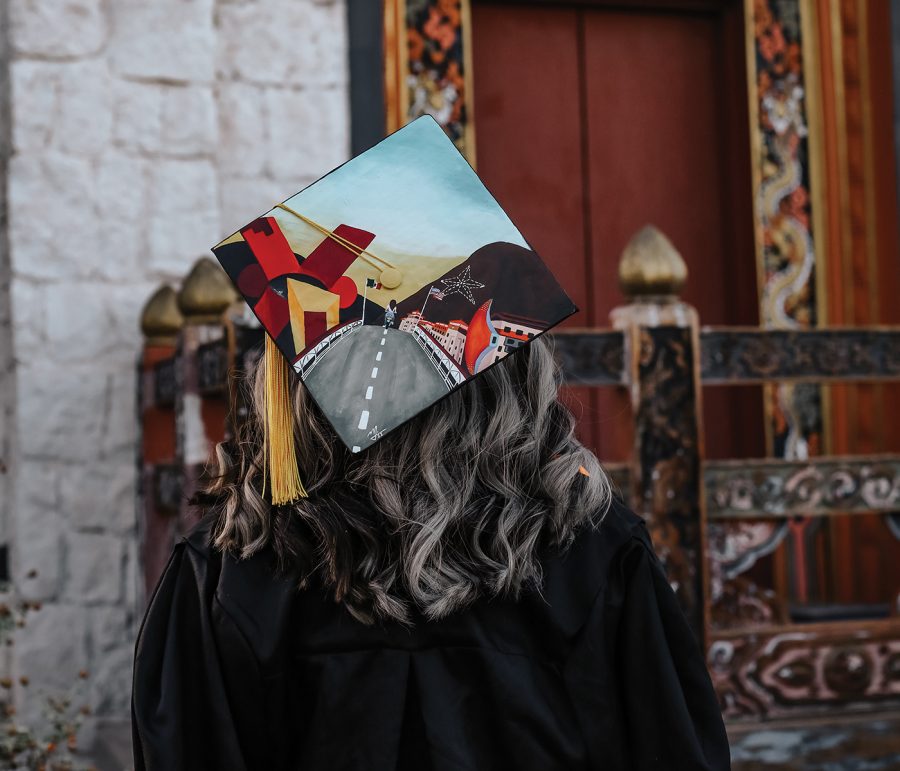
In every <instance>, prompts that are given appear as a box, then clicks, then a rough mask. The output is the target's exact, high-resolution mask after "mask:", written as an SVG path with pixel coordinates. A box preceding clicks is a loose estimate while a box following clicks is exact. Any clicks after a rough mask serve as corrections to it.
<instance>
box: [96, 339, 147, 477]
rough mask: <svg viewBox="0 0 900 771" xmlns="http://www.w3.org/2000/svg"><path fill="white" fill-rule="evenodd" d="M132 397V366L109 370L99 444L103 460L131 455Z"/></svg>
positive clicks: (134, 411)
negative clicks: (110, 373) (106, 400)
mask: <svg viewBox="0 0 900 771" xmlns="http://www.w3.org/2000/svg"><path fill="white" fill-rule="evenodd" d="M135 358H136V357H135ZM135 399H136V395H135V374H134V369H133V367H128V368H126V369H122V370H119V371H117V372H114V373H112V375H111V378H110V391H109V407H108V410H107V420H106V423H105V425H104V431H103V439H102V442H101V444H100V450H101V453H102V457H103V458H104V462H106V459H111V460H117V459H121V458H126V457H127V458H133V457H134V446H135V442H137V437H138V433H137V420H136V418H135V415H136V414H137V407H136V404H135Z"/></svg>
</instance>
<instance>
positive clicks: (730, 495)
mask: <svg viewBox="0 0 900 771" xmlns="http://www.w3.org/2000/svg"><path fill="white" fill-rule="evenodd" d="M703 483H704V487H705V489H706V516H707V519H710V520H712V519H739V518H749V519H755V518H763V517H765V518H771V517H777V518H787V517H793V516H823V515H830V514H864V513H871V512H873V511H885V512H893V511H897V510H898V509H900V455H871V456H855V457H822V458H816V459H815V460H809V461H785V460H776V459H761V460H739V461H716V462H707V463H706V464H705V465H704V471H703Z"/></svg>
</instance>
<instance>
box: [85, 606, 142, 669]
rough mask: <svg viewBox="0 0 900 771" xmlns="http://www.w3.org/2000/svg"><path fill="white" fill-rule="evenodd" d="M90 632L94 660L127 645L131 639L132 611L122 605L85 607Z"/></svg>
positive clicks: (91, 651)
mask: <svg viewBox="0 0 900 771" xmlns="http://www.w3.org/2000/svg"><path fill="white" fill-rule="evenodd" d="M85 612H86V614H87V617H88V629H89V633H90V653H91V659H92V661H97V660H98V659H100V658H102V657H103V656H104V655H105V654H106V653H108V652H109V651H111V650H113V649H115V648H118V647H121V646H122V645H127V644H129V643H131V642H133V641H132V639H131V628H130V627H131V613H130V612H129V611H128V610H127V609H126V608H125V607H123V606H121V605H114V606H95V607H92V608H85Z"/></svg>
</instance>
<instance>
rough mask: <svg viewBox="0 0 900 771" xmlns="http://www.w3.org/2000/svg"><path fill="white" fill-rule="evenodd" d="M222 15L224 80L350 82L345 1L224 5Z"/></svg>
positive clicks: (287, 0) (281, 0)
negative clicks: (326, 3)
mask: <svg viewBox="0 0 900 771" xmlns="http://www.w3.org/2000/svg"><path fill="white" fill-rule="evenodd" d="M218 17H219V51H220V54H219V68H220V74H221V76H222V77H223V79H225V80H229V79H238V80H244V81H248V82H251V83H260V84H269V85H279V86H285V85H299V84H302V85H304V86H305V85H308V84H311V83H317V84H344V83H346V82H347V65H346V58H347V49H346V23H345V13H344V4H343V3H332V4H328V5H321V4H313V3H311V2H309V0H273V1H272V2H268V3H266V4H265V7H264V8H261V7H260V4H256V3H247V4H241V5H238V4H234V5H224V6H222V7H221V8H219V11H218ZM309 119H310V116H307V120H309Z"/></svg>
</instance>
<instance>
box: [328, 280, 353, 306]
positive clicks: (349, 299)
mask: <svg viewBox="0 0 900 771" xmlns="http://www.w3.org/2000/svg"><path fill="white" fill-rule="evenodd" d="M328 291H329V292H334V293H335V294H336V295H340V297H341V300H340V303H339V305H340V307H341V308H349V307H350V306H351V305H353V303H355V302H356V298H357V297H359V291H357V289H356V282H355V281H354V280H353V279H352V278H350V276H341V277H340V278H339V279H338V280H337V281H335V282H334V283H333V284H332V285H331V286H330V287H329V288H328Z"/></svg>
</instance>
